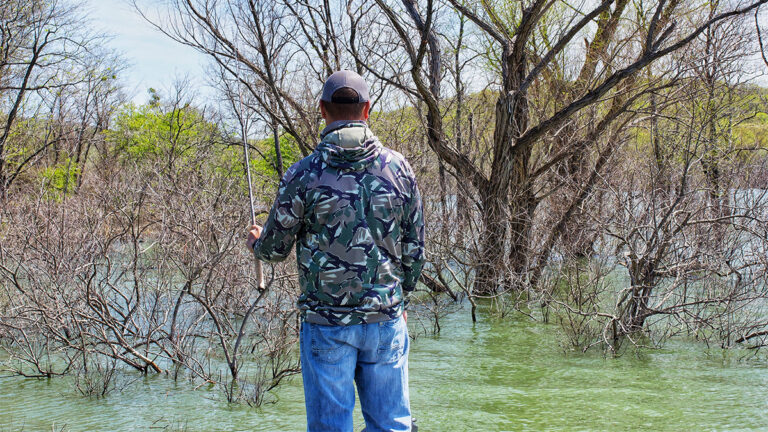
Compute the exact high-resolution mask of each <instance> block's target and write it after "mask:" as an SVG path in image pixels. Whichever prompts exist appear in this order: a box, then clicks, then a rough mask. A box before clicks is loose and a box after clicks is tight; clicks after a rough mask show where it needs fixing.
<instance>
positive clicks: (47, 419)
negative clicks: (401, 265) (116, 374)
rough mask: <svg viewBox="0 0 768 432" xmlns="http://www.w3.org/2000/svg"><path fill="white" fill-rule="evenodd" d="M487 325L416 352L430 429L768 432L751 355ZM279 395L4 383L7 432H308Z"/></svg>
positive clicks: (184, 387) (419, 404) (292, 395)
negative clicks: (570, 349) (591, 346)
mask: <svg viewBox="0 0 768 432" xmlns="http://www.w3.org/2000/svg"><path fill="white" fill-rule="evenodd" d="M480 319H481V322H480V323H478V324H477V325H475V326H472V325H471V322H470V321H469V317H468V314H466V313H464V312H460V313H458V314H454V315H452V316H449V317H447V318H445V319H444V321H443V322H442V325H443V332H442V334H441V335H440V336H437V337H419V338H417V340H416V341H415V342H414V343H413V344H412V345H411V357H410V362H411V363H410V372H411V406H412V409H413V412H414V415H415V416H416V417H417V419H418V423H419V425H420V431H422V432H429V431H517V430H531V431H538V430H568V431H573V430H606V431H621V430H627V431H629V430H632V431H635V430H647V431H660V430H669V431H677V430H689V431H703V430H768V364H767V363H766V362H765V361H763V360H759V359H756V358H754V357H749V354H748V353H746V352H743V351H742V352H738V353H733V352H731V353H723V352H722V351H719V350H711V351H707V350H706V347H704V346H703V345H701V344H697V343H694V342H680V341H677V342H670V343H668V344H667V345H666V347H665V349H663V350H654V351H644V352H643V353H642V354H639V355H638V354H634V353H628V354H626V355H624V356H623V357H621V358H618V359H611V358H607V359H606V358H603V357H602V356H600V355H595V354H591V355H577V354H572V355H565V354H564V353H563V352H562V350H561V349H560V348H559V346H558V345H557V343H556V336H555V331H556V328H555V327H554V326H545V325H541V324H531V323H530V322H529V321H522V320H505V321H495V320H493V319H490V318H488V317H480ZM412 321H413V319H412ZM411 325H414V322H411ZM275 397H276V399H277V401H276V402H275V403H272V404H268V405H265V406H264V407H263V408H260V409H254V408H248V407H244V406H230V405H228V404H226V403H225V402H223V401H221V396H220V393H219V392H218V391H217V390H216V389H208V388H201V389H197V390H193V389H192V385H190V384H189V383H187V382H185V381H180V382H179V383H173V382H172V381H171V380H169V379H168V378H165V377H148V378H139V379H138V380H136V381H134V382H132V383H130V384H128V385H126V386H125V387H124V388H123V389H122V390H121V391H119V392H115V393H112V394H110V395H109V396H108V397H106V398H103V399H87V398H83V397H81V396H79V395H77V394H76V393H75V392H74V391H73V389H72V387H71V385H70V384H68V383H66V382H64V381H63V380H60V379H52V380H47V381H46V380H24V379H19V378H3V379H0V431H7V430H22V429H23V430H25V431H36V430H47V431H50V430H51V426H52V425H55V426H56V428H57V430H60V429H61V428H64V430H71V431H100V430H110V431H134V430H187V431H300V430H303V428H304V427H305V426H304V406H303V393H302V388H301V379H300V378H299V377H296V378H295V379H294V380H293V381H292V382H291V383H289V384H287V385H285V386H283V387H281V388H280V390H279V391H278V392H277V393H276V394H275ZM355 424H356V430H357V431H359V430H360V429H362V420H361V416H360V413H359V408H358V410H357V412H356V418H355Z"/></svg>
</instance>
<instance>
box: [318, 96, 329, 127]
mask: <svg viewBox="0 0 768 432" xmlns="http://www.w3.org/2000/svg"><path fill="white" fill-rule="evenodd" d="M319 107H320V116H322V117H323V120H325V122H326V123H328V111H326V110H325V104H324V103H323V101H320V102H319Z"/></svg>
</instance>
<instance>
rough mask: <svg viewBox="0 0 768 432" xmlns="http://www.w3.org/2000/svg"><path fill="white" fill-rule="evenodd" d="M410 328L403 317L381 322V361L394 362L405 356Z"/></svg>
mask: <svg viewBox="0 0 768 432" xmlns="http://www.w3.org/2000/svg"><path fill="white" fill-rule="evenodd" d="M407 344H408V330H407V328H406V325H405V320H404V319H403V317H399V318H396V319H393V320H389V321H383V322H380V323H379V352H378V354H379V362H382V363H394V362H396V361H398V360H400V357H402V356H403V354H404V353H405V350H406V348H407Z"/></svg>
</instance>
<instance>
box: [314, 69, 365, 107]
mask: <svg viewBox="0 0 768 432" xmlns="http://www.w3.org/2000/svg"><path fill="white" fill-rule="evenodd" d="M345 87H347V88H351V89H352V90H354V91H356V92H357V95H358V97H357V101H354V100H349V99H341V100H339V99H334V98H333V94H334V93H335V92H336V90H338V89H341V88H345ZM320 100H322V101H325V102H332V103H363V102H368V101H369V99H368V85H367V84H365V81H364V80H363V77H361V76H360V75H358V74H356V73H354V72H352V71H351V70H340V71H338V72H334V73H333V74H332V75H331V76H329V77H328V79H327V80H325V84H324V85H323V95H322V96H321V97H320Z"/></svg>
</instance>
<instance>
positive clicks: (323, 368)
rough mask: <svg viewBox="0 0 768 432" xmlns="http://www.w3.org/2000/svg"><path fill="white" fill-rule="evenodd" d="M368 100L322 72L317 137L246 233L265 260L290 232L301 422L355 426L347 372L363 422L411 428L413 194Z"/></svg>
mask: <svg viewBox="0 0 768 432" xmlns="http://www.w3.org/2000/svg"><path fill="white" fill-rule="evenodd" d="M370 106H371V105H370V101H369V96H368V86H367V85H366V84H365V82H364V81H363V79H362V77H360V75H358V74H356V73H354V72H352V71H347V70H343V71H339V72H336V73H334V74H333V75H331V76H330V77H329V78H328V80H327V81H326V82H325V85H324V86H323V93H322V96H321V98H320V113H321V114H322V116H323V118H324V119H325V123H326V125H327V126H326V127H325V129H323V131H322V133H321V134H320V137H321V141H320V143H319V144H318V145H317V147H316V148H315V151H314V152H313V153H312V154H311V155H309V156H307V157H306V158H304V159H302V160H301V161H299V162H297V163H296V164H294V165H293V166H292V167H291V168H290V169H289V170H288V172H286V174H285V176H284V177H283V179H282V180H281V182H280V187H279V190H278V193H277V199H276V201H275V203H274V206H273V207H272V210H271V211H270V213H269V217H268V218H267V222H266V223H265V224H264V228H263V229H262V228H261V227H259V226H258V225H254V226H253V227H252V229H251V231H250V233H249V235H248V245H249V247H251V248H253V251H254V253H255V254H256V257H257V258H258V259H260V260H264V261H279V260H282V259H284V258H285V257H286V256H288V254H289V253H290V251H291V248H292V246H293V243H294V241H296V261H297V265H298V268H299V282H300V285H301V295H300V297H299V300H298V306H299V309H300V311H301V316H302V325H301V335H300V341H301V342H300V352H301V364H302V378H303V381H304V396H305V405H306V408H307V430H308V431H310V432H333V431H343V432H349V431H352V428H353V425H352V410H353V408H354V405H355V387H354V386H355V384H357V391H358V394H359V396H360V405H361V408H362V412H363V417H364V418H365V424H366V430H367V431H368V432H379V431H410V430H411V413H410V405H409V397H408V347H409V341H408V332H407V328H406V319H407V317H406V314H405V311H404V306H405V297H406V296H407V294H408V293H410V292H411V291H413V289H414V288H415V286H416V282H417V281H418V279H419V274H420V273H421V267H422V264H423V262H424V222H423V217H422V208H421V207H422V206H421V198H420V196H419V191H418V189H417V187H416V179H415V177H414V174H413V172H412V170H411V167H410V166H409V165H408V162H406V160H405V158H403V156H402V155H401V154H399V153H397V152H395V151H393V150H390V149H388V148H386V147H383V146H382V144H381V143H380V142H379V140H378V139H377V138H376V136H375V135H374V134H373V133H372V132H371V130H370V129H369V128H368V126H367V124H366V121H367V120H368V115H369V110H370Z"/></svg>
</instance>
